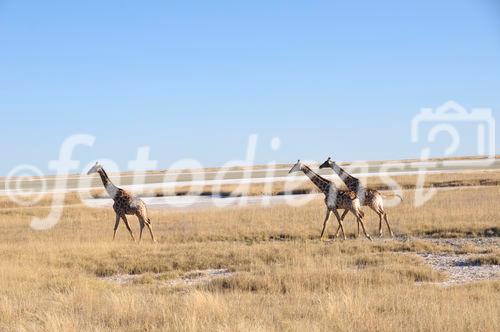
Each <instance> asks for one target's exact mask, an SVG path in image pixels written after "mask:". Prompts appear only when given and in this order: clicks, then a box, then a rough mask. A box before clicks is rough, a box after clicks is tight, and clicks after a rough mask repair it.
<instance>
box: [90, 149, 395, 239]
mask: <svg viewBox="0 0 500 332" xmlns="http://www.w3.org/2000/svg"><path fill="white" fill-rule="evenodd" d="M320 168H332V169H333V170H334V172H335V173H336V174H338V175H339V176H340V178H341V179H342V180H343V181H344V183H345V184H346V186H347V188H348V190H341V189H339V188H338V187H337V186H336V185H335V184H334V183H333V182H332V181H329V180H327V179H325V178H323V177H321V176H320V175H319V174H317V173H315V172H314V171H313V170H312V169H311V168H309V167H308V166H307V165H304V164H303V163H301V162H300V160H299V161H298V162H297V163H296V164H295V165H294V166H293V168H292V169H291V170H290V172H289V173H294V172H303V173H304V174H305V175H307V176H308V177H309V179H311V181H312V182H313V183H314V184H315V185H316V186H317V187H318V188H319V189H320V190H321V192H322V193H323V194H324V195H325V204H326V207H327V212H326V218H325V221H324V223H323V231H322V232H321V238H323V236H324V234H325V230H326V226H327V223H328V220H329V219H330V216H331V214H332V213H334V214H335V217H336V218H337V220H338V222H339V227H338V229H337V233H336V234H335V237H337V236H338V235H339V231H340V230H342V235H343V237H344V239H346V235H345V232H344V226H343V224H342V221H343V220H344V218H345V217H346V215H347V214H348V213H349V212H352V213H353V214H354V216H355V217H356V219H357V221H358V236H359V233H360V229H359V227H360V225H361V227H362V228H363V233H364V234H365V236H366V237H367V238H368V239H370V240H371V237H370V235H369V234H368V233H367V232H366V229H365V225H364V223H363V218H364V213H363V211H361V206H362V205H363V206H368V207H370V208H371V209H372V210H374V211H375V212H376V213H377V214H378V216H379V218H380V222H379V234H380V236H382V219H384V220H385V223H386V224H387V228H388V229H389V232H390V233H391V236H392V237H394V233H393V232H392V230H391V226H390V225H389V221H388V220H387V214H386V213H385V211H384V201H383V196H382V194H381V193H380V192H378V191H377V190H373V189H368V188H364V186H363V185H362V184H361V182H360V181H359V180H358V179H356V178H355V177H353V176H351V175H350V174H348V173H347V172H346V171H345V170H344V169H342V168H341V167H340V166H339V165H338V164H337V163H335V162H334V161H333V160H332V159H331V158H328V160H327V161H325V162H324V163H323V164H322V165H321V166H320ZM87 174H88V175H90V174H99V176H100V177H101V180H102V184H103V185H104V188H105V189H106V191H107V193H108V194H109V196H110V197H111V198H112V199H113V201H114V204H113V210H114V211H115V213H116V222H115V227H114V233H113V240H114V239H115V237H116V231H117V229H118V226H119V225H120V220H123V223H124V224H125V227H126V228H127V230H128V231H129V233H130V236H131V237H132V240H134V241H135V237H134V234H133V232H132V229H131V228H130V225H129V223H128V220H127V215H135V216H137V218H138V219H139V224H140V235H139V241H141V240H142V233H143V230H144V228H145V227H146V226H147V227H148V229H149V233H150V234H151V240H152V241H153V242H156V239H155V236H154V234H153V227H152V224H151V219H149V217H148V211H147V208H146V204H145V203H144V202H143V201H142V200H141V199H140V198H138V197H136V196H134V195H132V194H131V193H129V192H127V191H125V190H123V189H121V188H118V187H117V186H115V185H114V184H113V182H111V180H110V179H109V176H108V174H107V173H106V171H105V170H104V168H103V167H102V166H101V165H100V164H99V163H96V164H95V165H94V166H93V167H92V168H91V169H90V170H89V171H88V173H87ZM395 196H397V195H395ZM398 197H399V196H398ZM400 198H401V197H400ZM338 210H344V214H343V215H342V216H340V215H339V213H338Z"/></svg>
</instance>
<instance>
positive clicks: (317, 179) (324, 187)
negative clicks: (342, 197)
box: [302, 165, 335, 195]
mask: <svg viewBox="0 0 500 332" xmlns="http://www.w3.org/2000/svg"><path fill="white" fill-rule="evenodd" d="M302 172H304V174H305V175H307V177H308V178H309V179H310V180H311V181H312V183H314V184H315V185H316V187H318V189H319V190H321V192H322V193H324V194H325V195H328V193H329V191H330V189H331V188H335V185H334V184H333V183H332V182H330V181H328V180H327V179H325V178H323V177H321V176H319V175H318V174H316V173H315V172H314V171H313V170H312V169H310V168H309V167H308V166H306V165H304V166H302Z"/></svg>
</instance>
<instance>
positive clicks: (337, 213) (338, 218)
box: [333, 210, 347, 241]
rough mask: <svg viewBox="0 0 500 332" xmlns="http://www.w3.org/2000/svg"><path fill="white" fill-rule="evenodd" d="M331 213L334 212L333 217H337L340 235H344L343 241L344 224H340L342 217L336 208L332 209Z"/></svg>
mask: <svg viewBox="0 0 500 332" xmlns="http://www.w3.org/2000/svg"><path fill="white" fill-rule="evenodd" d="M333 213H334V214H335V217H336V218H337V220H338V222H339V225H340V229H341V230H342V235H343V236H344V241H345V240H347V237H346V236H345V232H344V225H342V218H340V216H339V212H338V211H337V210H333Z"/></svg>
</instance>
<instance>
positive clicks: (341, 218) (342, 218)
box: [335, 210, 349, 237]
mask: <svg viewBox="0 0 500 332" xmlns="http://www.w3.org/2000/svg"><path fill="white" fill-rule="evenodd" d="M348 213H349V210H344V213H343V214H342V217H340V220H342V221H344V219H345V217H346V216H347V214H348ZM339 233H340V224H339V227H337V232H336V233H335V237H339Z"/></svg>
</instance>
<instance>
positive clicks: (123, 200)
mask: <svg viewBox="0 0 500 332" xmlns="http://www.w3.org/2000/svg"><path fill="white" fill-rule="evenodd" d="M93 173H98V174H99V176H100V177H101V180H102V183H103V185H104V188H105V189H106V191H107V192H108V194H109V196H110V197H111V198H112V199H113V201H114V203H113V210H114V211H115V214H116V222H115V228H114V233H113V240H114V239H115V237H116V231H117V229H118V226H119V224H120V220H123V222H124V224H125V227H126V228H127V230H128V231H129V233H130V236H131V237H132V240H134V241H135V237H134V234H133V232H132V229H131V228H130V225H129V223H128V220H127V215H135V216H137V218H138V219H139V224H140V235H139V241H141V240H142V232H143V230H144V227H145V226H147V227H148V229H149V233H150V234H151V240H153V242H156V240H155V237H154V234H153V229H152V225H151V220H150V219H149V217H148V210H147V207H146V204H145V203H144V202H143V201H142V200H141V199H140V198H138V197H136V196H134V195H132V194H130V193H129V192H127V191H126V190H123V189H121V188H118V187H116V186H115V185H114V184H113V183H112V182H111V180H110V179H109V177H108V174H107V173H106V171H105V170H104V168H102V166H101V165H99V164H98V163H96V165H95V166H94V167H93V168H92V169H91V170H90V171H89V172H88V174H93Z"/></svg>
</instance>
